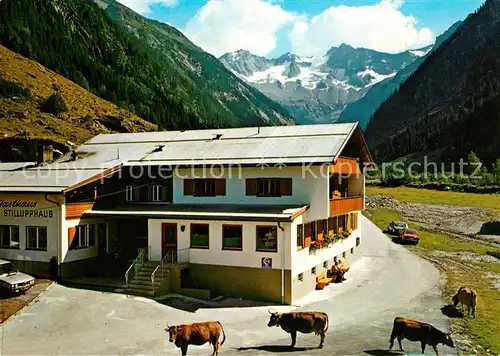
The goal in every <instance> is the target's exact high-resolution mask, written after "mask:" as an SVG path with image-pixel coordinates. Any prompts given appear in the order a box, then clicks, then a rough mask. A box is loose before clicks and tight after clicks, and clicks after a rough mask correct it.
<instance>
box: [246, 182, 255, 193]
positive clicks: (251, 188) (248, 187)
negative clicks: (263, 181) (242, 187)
mask: <svg viewBox="0 0 500 356" xmlns="http://www.w3.org/2000/svg"><path fill="white" fill-rule="evenodd" d="M246 195H257V179H256V178H249V179H247V180H246Z"/></svg>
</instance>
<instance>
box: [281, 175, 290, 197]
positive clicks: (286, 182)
mask: <svg viewBox="0 0 500 356" xmlns="http://www.w3.org/2000/svg"><path fill="white" fill-rule="evenodd" d="M281 195H292V178H282V179H281Z"/></svg>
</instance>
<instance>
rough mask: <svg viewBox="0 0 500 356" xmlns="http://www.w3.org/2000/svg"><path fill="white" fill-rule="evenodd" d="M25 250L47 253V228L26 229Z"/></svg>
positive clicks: (30, 227) (34, 227) (33, 227)
mask: <svg viewBox="0 0 500 356" xmlns="http://www.w3.org/2000/svg"><path fill="white" fill-rule="evenodd" d="M26 249H27V250H42V251H47V227H46V226H27V227H26Z"/></svg>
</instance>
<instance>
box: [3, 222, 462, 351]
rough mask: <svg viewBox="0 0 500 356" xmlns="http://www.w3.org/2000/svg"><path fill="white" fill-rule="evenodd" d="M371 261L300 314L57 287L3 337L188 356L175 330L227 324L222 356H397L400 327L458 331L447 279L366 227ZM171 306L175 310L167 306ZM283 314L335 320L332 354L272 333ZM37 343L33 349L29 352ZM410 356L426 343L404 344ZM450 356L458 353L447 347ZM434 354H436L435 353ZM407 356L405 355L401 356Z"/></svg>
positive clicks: (364, 253)
mask: <svg viewBox="0 0 500 356" xmlns="http://www.w3.org/2000/svg"><path fill="white" fill-rule="evenodd" d="M363 233H364V234H363V240H362V243H361V246H360V249H359V252H360V253H361V256H360V257H359V259H358V260H357V261H356V262H355V263H354V264H353V265H352V266H351V270H350V271H349V272H348V273H347V274H346V278H347V280H346V281H345V282H344V283H342V284H333V285H330V286H328V287H327V288H325V289H324V290H322V291H317V292H314V293H313V294H312V295H311V296H309V297H308V298H307V299H305V300H303V301H302V302H301V303H300V305H297V306H264V307H262V306H257V307H255V306H253V307H247V308H242V307H234V308H229V307H220V308H213V307H212V308H210V307H208V308H207V307H203V306H198V307H194V308H192V309H191V310H188V308H185V307H183V306H180V305H178V304H177V305H173V304H171V303H168V301H166V300H163V301H161V300H160V301H156V300H151V299H146V298H138V297H130V296H126V295H122V294H112V293H101V292H95V291H89V290H78V289H71V288H66V287H63V286H61V285H58V284H56V285H54V286H53V287H52V288H50V289H49V290H48V291H47V292H45V293H44V294H42V296H41V297H40V298H39V299H38V302H37V303H34V304H32V305H31V306H30V308H28V309H27V310H25V311H24V312H22V313H20V314H18V315H17V316H15V317H14V318H12V319H11V320H9V321H8V322H7V323H6V324H5V325H3V327H2V328H1V329H0V331H1V335H0V337H1V339H2V340H3V343H2V350H1V353H2V354H6V355H20V354H23V355H139V354H140V355H180V354H181V352H180V350H179V349H177V348H176V347H175V346H174V345H173V344H171V343H170V342H169V341H168V335H167V333H166V332H165V331H164V328H165V327H166V325H167V324H170V325H178V324H180V323H191V322H195V321H208V320H219V321H221V322H222V324H223V325H224V330H225V332H226V334H227V340H226V343H225V344H224V345H223V346H222V348H221V352H220V355H221V356H224V355H235V356H237V355H241V356H247V355H249V356H250V355H251V356H254V355H269V354H280V355H308V356H309V355H387V354H390V353H388V352H387V348H388V339H389V335H390V333H391V329H392V324H393V320H394V317H396V316H406V317H409V318H415V319H418V320H422V321H427V322H429V323H431V324H433V325H435V326H436V327H438V328H439V329H441V330H448V329H449V324H450V321H449V318H448V317H446V316H445V315H443V314H442V313H441V308H442V307H443V305H444V302H443V300H442V299H441V293H440V286H441V285H440V278H439V272H438V270H437V269H436V268H435V267H434V266H433V265H432V264H431V263H429V262H427V261H425V260H423V259H421V258H420V257H418V256H416V255H414V254H413V253H411V252H410V251H408V250H407V249H405V248H404V247H403V246H400V245H397V244H394V243H392V242H391V241H390V239H388V238H387V237H386V236H385V235H384V234H383V233H382V232H381V231H380V230H379V229H378V228H377V227H376V226H375V225H374V224H373V223H372V222H370V221H369V220H368V219H363ZM165 304H167V305H165ZM268 308H271V309H272V310H274V311H291V310H302V311H305V310H317V311H324V312H326V313H327V314H328V315H329V329H328V331H327V335H326V340H325V345H324V348H323V349H322V350H319V349H317V346H318V344H319V337H318V336H315V335H314V334H307V335H306V334H299V335H298V336H297V345H296V346H297V347H296V349H293V350H292V349H290V348H289V347H288V345H289V344H290V337H289V335H288V334H286V333H285V332H284V331H283V330H281V329H280V328H276V327H273V328H269V327H268V326H267V323H268V321H269V314H268ZM26 340H30V342H26ZM403 346H404V347H405V350H406V351H407V352H411V353H418V352H420V343H415V342H409V341H407V340H404V341H403ZM439 350H440V352H441V354H446V355H456V354H457V350H456V349H451V348H448V347H446V346H443V345H440V346H439ZM426 351H427V353H430V352H432V349H427V350H426ZM393 352H394V354H397V352H396V351H393ZM188 354H189V355H200V356H201V355H209V354H211V348H210V347H209V346H208V345H206V346H202V347H193V346H191V347H190V348H189V350H188Z"/></svg>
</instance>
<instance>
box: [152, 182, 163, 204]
mask: <svg viewBox="0 0 500 356" xmlns="http://www.w3.org/2000/svg"><path fill="white" fill-rule="evenodd" d="M162 193H163V186H161V185H153V186H152V187H151V200H152V201H162V200H163V199H162Z"/></svg>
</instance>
